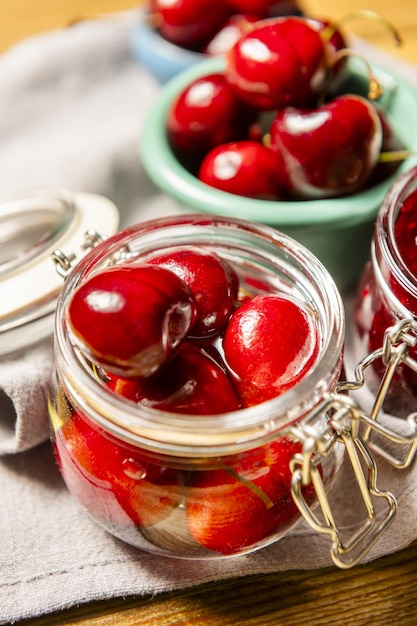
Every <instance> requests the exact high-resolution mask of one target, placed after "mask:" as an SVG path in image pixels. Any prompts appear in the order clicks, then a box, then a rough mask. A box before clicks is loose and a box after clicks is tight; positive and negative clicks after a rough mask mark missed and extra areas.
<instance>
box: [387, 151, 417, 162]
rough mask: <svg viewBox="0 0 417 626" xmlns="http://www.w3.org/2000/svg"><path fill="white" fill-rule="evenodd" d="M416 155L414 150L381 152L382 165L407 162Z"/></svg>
mask: <svg viewBox="0 0 417 626" xmlns="http://www.w3.org/2000/svg"><path fill="white" fill-rule="evenodd" d="M413 154H416V152H415V151H414V150H392V151H391V152H381V154H380V155H379V162H380V163H392V162H393V161H405V159H408V157H410V156H412V155H413Z"/></svg>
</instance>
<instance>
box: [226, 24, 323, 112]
mask: <svg viewBox="0 0 417 626" xmlns="http://www.w3.org/2000/svg"><path fill="white" fill-rule="evenodd" d="M327 63H328V58H327V53H326V47H325V44H324V43H323V41H322V38H321V36H320V33H319V32H318V31H317V29H316V28H314V27H312V26H311V25H310V24H309V23H308V21H307V20H306V19H303V18H299V17H279V18H271V19H268V20H261V21H260V22H258V23H257V24H256V25H255V26H254V28H253V29H252V30H251V31H250V32H248V33H247V34H246V35H243V36H242V37H241V38H240V39H239V41H238V42H237V43H236V45H235V46H233V48H232V49H231V51H230V52H229V54H228V57H227V63H226V70H225V75H226V78H227V80H228V82H229V83H230V85H232V87H233V89H234V90H235V92H236V93H237V94H238V96H239V97H240V98H242V99H243V100H245V101H246V102H248V103H250V104H251V105H253V106H255V107H258V108H260V109H280V108H282V107H285V106H289V105H293V106H302V107H304V106H313V105H314V104H315V103H316V100H317V96H318V94H319V93H320V92H321V90H322V88H323V86H324V84H325V79H326V68H327Z"/></svg>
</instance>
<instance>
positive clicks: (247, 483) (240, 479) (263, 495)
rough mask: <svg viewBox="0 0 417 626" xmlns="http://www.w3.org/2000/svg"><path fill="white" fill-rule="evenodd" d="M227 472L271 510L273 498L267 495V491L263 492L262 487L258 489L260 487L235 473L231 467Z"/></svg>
mask: <svg viewBox="0 0 417 626" xmlns="http://www.w3.org/2000/svg"><path fill="white" fill-rule="evenodd" d="M226 471H227V473H228V474H230V476H233V478H235V479H236V480H237V481H238V482H240V483H242V485H245V487H247V488H248V489H250V490H251V491H252V492H253V493H254V494H255V495H257V496H258V498H260V499H261V500H262V501H263V503H264V504H265V506H266V508H267V509H270V508H272V507H273V506H274V503H273V502H272V500H271V498H270V497H269V496H268V495H267V494H266V493H265V491H263V490H262V489H261V488H260V487H258V485H255V483H253V482H252V481H251V480H247V479H246V478H243V476H241V475H240V474H238V473H237V472H235V470H234V469H232V468H231V467H228V468H227V469H226Z"/></svg>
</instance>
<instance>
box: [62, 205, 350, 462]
mask: <svg viewBox="0 0 417 626" xmlns="http://www.w3.org/2000/svg"><path fill="white" fill-rule="evenodd" d="M187 244H201V245H204V246H209V247H212V248H213V250H216V251H217V252H218V253H220V255H221V256H222V255H223V256H225V257H226V258H227V259H228V260H231V259H234V260H235V261H236V260H237V259H238V260H239V262H243V263H245V267H246V266H251V267H253V266H254V265H256V266H257V267H260V268H262V270H265V271H266V272H268V273H269V274H270V275H271V276H272V275H273V274H274V272H275V274H276V275H275V277H274V278H275V279H276V280H277V281H278V282H279V283H280V285H281V286H282V287H283V288H284V289H287V290H288V291H290V290H295V291H296V293H297V295H298V296H299V297H300V298H301V299H302V300H304V302H306V303H307V304H308V305H309V306H310V307H312V308H313V310H315V311H316V312H317V319H318V320H319V324H320V325H321V327H320V335H321V336H322V345H321V352H320V356H319V357H318V360H317V361H316V363H315V365H314V367H313V368H312V369H311V370H310V371H309V372H308V373H307V374H306V376H305V377H304V378H303V379H302V380H301V381H300V382H299V383H298V384H297V385H295V386H294V387H293V388H291V389H290V390H288V391H286V392H285V393H283V394H282V395H280V396H278V397H276V398H273V399H271V400H268V401H266V402H263V403H262V404H258V405H255V406H252V407H249V408H244V409H239V410H237V411H234V412H230V413H224V414H216V415H204V416H201V415H188V414H187V415H185V414H174V413H168V412H165V411H160V410H157V409H154V408H149V407H143V406H140V409H138V406H137V405H135V404H134V403H133V402H130V401H129V400H126V399H124V398H121V397H120V396H118V395H116V394H115V393H114V392H112V391H111V390H109V389H107V388H106V387H105V386H104V385H103V383H100V382H99V381H98V380H97V379H96V378H94V375H93V374H92V372H91V371H90V368H89V367H88V366H87V365H86V361H85V359H83V358H82V356H81V355H80V354H79V352H78V351H77V349H76V348H75V347H74V346H73V345H72V344H71V342H70V340H69V333H68V329H67V328H66V324H65V310H66V306H67V303H68V301H69V298H70V297H71V294H72V293H73V291H74V290H75V289H76V287H77V286H78V285H79V283H80V282H81V281H83V280H84V279H85V278H86V277H88V276H90V275H91V274H92V273H95V272H97V271H99V270H100V269H102V268H103V267H106V266H108V265H109V264H113V263H117V262H119V261H120V260H127V259H131V258H135V257H136V256H142V255H144V256H145V257H146V254H150V253H152V252H155V251H161V250H163V249H164V247H169V248H171V249H172V247H173V246H176V245H179V246H181V245H187ZM344 332H345V316H344V308H343V303H342V299H341V296H340V293H339V291H338V289H337V287H336V285H335V283H334V281H333V279H332V278H331V276H330V275H329V273H328V271H327V270H326V269H325V267H324V266H323V265H322V264H321V263H320V262H319V261H318V260H317V258H316V257H315V256H314V255H313V254H312V253H310V252H309V251H308V250H307V249H305V248H304V247H303V246H302V245H301V244H299V243H297V242H296V241H295V240H293V239H292V238H290V237H288V236H287V235H284V234H282V233H280V232H278V231H276V230H275V229H273V228H271V227H268V226H262V225H258V224H253V223H251V222H247V221H245V220H239V219H233V218H223V217H217V216H202V215H200V214H198V215H194V214H191V215H184V216H180V217H178V216H173V217H169V218H160V219H157V220H151V221H148V222H144V223H141V224H138V225H136V226H132V227H129V228H127V229H125V230H124V231H121V232H120V233H118V234H117V235H115V236H113V237H111V238H109V239H108V240H106V241H105V242H103V243H102V244H100V245H99V246H98V247H97V248H95V249H94V250H93V251H91V252H90V253H89V254H88V255H87V256H86V257H85V258H84V259H83V260H82V261H81V262H80V263H79V264H78V265H77V266H76V267H75V269H74V270H73V271H72V272H71V274H70V275H69V276H68V278H67V280H66V282H65V284H64V287H63V289H62V291H61V294H60V296H59V299H58V305H57V310H56V318H55V349H56V361H57V367H58V375H59V377H60V378H61V381H62V383H63V384H64V386H65V387H66V388H67V390H68V392H69V393H70V395H71V396H72V399H73V400H74V403H75V404H76V405H77V406H78V407H79V409H80V410H81V411H83V412H84V413H88V414H89V416H90V417H91V418H92V419H93V420H94V421H95V422H97V424H98V425H100V426H101V427H103V428H105V429H106V430H108V431H109V432H110V433H111V434H113V435H115V436H116V437H118V438H120V439H123V440H125V441H127V442H129V443H132V444H133V445H140V446H141V447H143V448H146V449H148V450H155V451H158V452H161V450H165V451H166V453H167V454H170V455H178V456H179V455H181V456H198V457H200V456H201V457H207V456H215V455H218V454H227V453H235V452H237V451H243V450H245V449H249V448H251V447H253V445H254V442H255V443H259V445H260V444H261V443H263V442H265V441H267V440H269V439H271V438H272V437H274V436H276V433H277V431H281V430H283V429H285V428H286V427H287V426H288V427H289V426H290V425H291V424H292V423H294V422H296V421H298V420H299V419H300V418H302V416H303V415H306V414H307V413H308V411H309V410H311V408H312V407H314V406H315V405H317V404H318V402H319V401H320V400H321V399H322V398H323V395H324V394H325V393H326V390H328V389H329V387H331V386H332V385H333V386H334V385H335V384H336V382H337V378H338V374H339V370H340V367H341V355H342V351H343V344H344Z"/></svg>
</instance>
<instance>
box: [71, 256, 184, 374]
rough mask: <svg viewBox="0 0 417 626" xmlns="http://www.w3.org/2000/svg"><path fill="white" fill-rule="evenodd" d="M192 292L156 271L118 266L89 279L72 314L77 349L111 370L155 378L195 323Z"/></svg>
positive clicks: (163, 271) (77, 293)
mask: <svg viewBox="0 0 417 626" xmlns="http://www.w3.org/2000/svg"><path fill="white" fill-rule="evenodd" d="M195 315H196V305H195V301H194V298H193V296H192V294H191V292H190V290H189V289H188V287H187V286H186V285H185V284H184V283H183V282H182V281H181V280H180V279H179V278H178V276H176V275H175V274H173V273H172V272H169V271H168V270H166V269H164V268H162V267H156V266H154V265H133V264H130V265H127V264H125V265H117V266H112V267H109V268H107V269H105V270H103V271H101V272H99V273H97V274H95V275H93V276H91V277H90V278H89V279H87V280H86V281H85V282H84V283H82V284H81V285H80V286H79V287H78V289H77V290H76V291H75V292H74V294H73V295H72V298H71V301H70V303H69V306H68V309H67V317H68V323H69V327H70V329H71V331H72V334H73V336H74V339H75V341H76V343H78V344H79V346H80V348H81V350H83V352H84V353H85V354H86V355H88V356H89V357H90V358H91V359H92V360H94V361H96V362H97V363H98V364H101V365H102V366H103V367H104V368H105V369H108V370H109V371H113V372H116V373H121V372H124V373H125V374H128V375H137V376H149V375H151V374H153V373H154V372H155V371H156V370H158V369H159V368H160V367H161V365H162V364H164V363H165V362H166V361H167V360H168V358H169V357H170V356H171V355H172V353H173V352H174V350H175V349H176V348H177V347H178V345H179V343H180V342H181V341H182V339H183V338H184V337H185V335H186V334H187V332H188V330H189V328H190V327H191V325H192V324H193V322H194V319H195Z"/></svg>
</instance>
